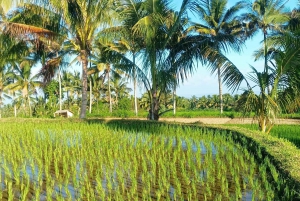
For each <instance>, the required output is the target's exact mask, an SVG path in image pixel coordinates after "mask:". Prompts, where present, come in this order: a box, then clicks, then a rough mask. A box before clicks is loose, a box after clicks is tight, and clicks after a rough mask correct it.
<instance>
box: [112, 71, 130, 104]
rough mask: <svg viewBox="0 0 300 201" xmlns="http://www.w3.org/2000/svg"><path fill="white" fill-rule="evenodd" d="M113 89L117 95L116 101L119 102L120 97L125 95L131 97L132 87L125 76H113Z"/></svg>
mask: <svg viewBox="0 0 300 201" xmlns="http://www.w3.org/2000/svg"><path fill="white" fill-rule="evenodd" d="M110 83H111V90H112V91H113V93H114V96H115V103H116V104H118V101H119V99H121V98H124V97H129V92H130V91H131V88H129V87H128V86H127V85H128V82H127V81H126V78H125V77H120V76H118V75H117V76H114V77H112V78H111V82H110Z"/></svg>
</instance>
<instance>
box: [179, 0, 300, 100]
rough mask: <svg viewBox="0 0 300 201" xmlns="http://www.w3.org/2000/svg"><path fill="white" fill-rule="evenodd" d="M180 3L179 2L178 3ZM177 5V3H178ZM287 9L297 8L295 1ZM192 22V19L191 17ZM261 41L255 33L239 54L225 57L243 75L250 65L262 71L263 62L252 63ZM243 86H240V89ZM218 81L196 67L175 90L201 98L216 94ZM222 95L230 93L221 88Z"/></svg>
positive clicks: (231, 0)
mask: <svg viewBox="0 0 300 201" xmlns="http://www.w3.org/2000/svg"><path fill="white" fill-rule="evenodd" d="M180 2H181V1H180ZM236 2H237V1H234V0H229V1H228V5H229V6H232V5H233V4H234V3H236ZM178 3H179V2H178ZM285 5H286V7H287V9H293V8H295V7H297V5H298V1H297V0H289V1H288V2H287V3H286V4H285ZM191 18H192V20H194V19H193V17H192V16H191ZM262 39H263V37H262V34H261V33H259V32H258V33H257V34H256V35H255V37H253V39H251V40H248V41H247V42H246V45H245V47H244V48H243V51H242V53H241V54H237V53H229V54H227V55H226V56H227V57H228V58H229V59H230V60H231V61H232V62H233V63H234V64H235V65H236V66H238V68H239V69H240V71H241V72H242V73H244V74H247V73H248V72H249V71H251V70H250V65H252V66H254V67H255V68H257V69H258V70H259V69H263V62H262V61H257V62H254V58H253V56H252V55H253V53H254V51H255V50H257V49H259V48H260V47H261V44H260V42H261V40H262ZM243 86H245V85H242V87H243ZM218 89H219V88H218V81H217V77H216V75H215V74H214V75H211V74H210V71H209V70H208V69H206V68H205V67H202V66H198V70H197V71H195V72H194V74H193V75H191V76H190V77H189V79H188V81H187V82H184V83H183V84H180V87H179V88H178V89H177V95H178V96H184V97H188V98H189V97H191V96H193V95H195V96H196V97H201V96H203V95H212V94H218V93H219V92H218ZM241 92H242V91H237V92H235V93H241ZM223 93H231V92H230V91H228V89H227V88H226V87H225V86H223Z"/></svg>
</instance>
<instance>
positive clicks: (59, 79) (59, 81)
mask: <svg viewBox="0 0 300 201" xmlns="http://www.w3.org/2000/svg"><path fill="white" fill-rule="evenodd" d="M58 83H59V110H62V106H61V77H60V67H58Z"/></svg>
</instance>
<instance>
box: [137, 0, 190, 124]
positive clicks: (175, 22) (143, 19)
mask: <svg viewBox="0 0 300 201" xmlns="http://www.w3.org/2000/svg"><path fill="white" fill-rule="evenodd" d="M188 3H189V1H188V0H184V1H183V2H182V6H181V9H180V11H179V12H178V15H176V16H175V18H174V12H173V11H172V10H171V9H170V5H169V1H166V0H159V1H154V0H146V1H143V2H142V5H141V9H142V11H143V12H141V14H142V15H141V16H140V18H139V20H138V22H137V23H136V24H135V25H134V26H133V31H134V34H135V35H140V36H142V37H143V38H144V47H143V49H142V50H141V53H142V54H143V58H144V60H143V67H142V70H143V71H144V74H145V75H147V76H148V80H147V81H146V85H145V88H146V89H147V91H148V92H149V93H150V97H151V110H150V115H149V116H150V119H151V120H158V118H159V92H160V91H164V90H161V88H162V87H164V86H165V84H164V83H165V80H166V79H167V78H169V79H170V77H171V75H172V73H170V72H169V73H167V69H166V66H165V64H166V53H167V52H166V50H167V44H168V42H169V41H170V39H171V38H172V36H173V34H174V33H175V30H176V29H177V27H178V26H179V24H180V22H181V19H182V17H183V15H184V14H185V12H186V10H187V6H188ZM167 74H168V75H169V76H168V77H164V76H163V75H167ZM172 79H173V78H172ZM170 80H171V79H170ZM160 81H162V82H163V83H161V82H160Z"/></svg>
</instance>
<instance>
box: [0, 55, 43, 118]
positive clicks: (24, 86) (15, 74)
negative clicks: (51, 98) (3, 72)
mask: <svg viewBox="0 0 300 201" xmlns="http://www.w3.org/2000/svg"><path fill="white" fill-rule="evenodd" d="M7 76H8V77H9V78H10V79H12V80H14V82H13V83H11V84H8V85H6V86H5V87H4V89H5V90H10V91H12V92H14V91H20V92H22V98H23V100H24V106H25V103H27V104H28V108H29V115H30V116H31V115H32V112H31V98H30V96H31V95H32V94H34V93H36V90H37V87H39V86H40V85H41V82H40V81H38V80H37V75H33V74H32V64H31V63H30V61H28V60H24V61H23V62H22V63H21V64H20V65H17V66H14V68H13V69H12V71H11V72H8V73H7Z"/></svg>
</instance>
